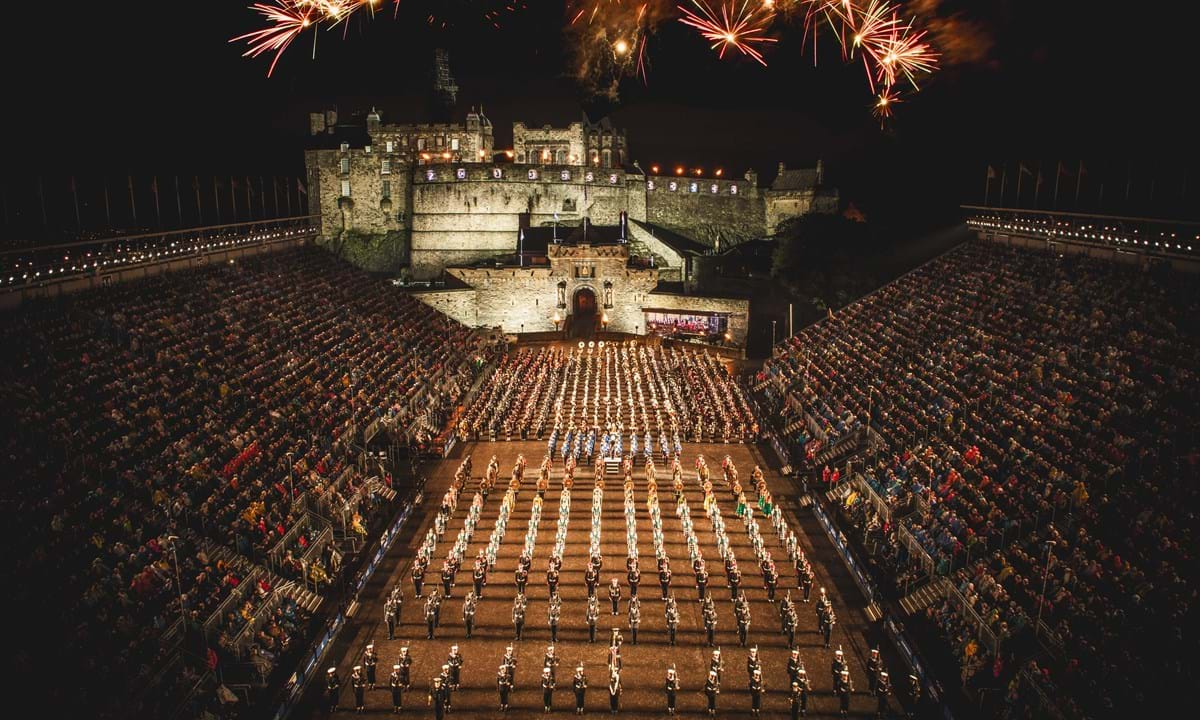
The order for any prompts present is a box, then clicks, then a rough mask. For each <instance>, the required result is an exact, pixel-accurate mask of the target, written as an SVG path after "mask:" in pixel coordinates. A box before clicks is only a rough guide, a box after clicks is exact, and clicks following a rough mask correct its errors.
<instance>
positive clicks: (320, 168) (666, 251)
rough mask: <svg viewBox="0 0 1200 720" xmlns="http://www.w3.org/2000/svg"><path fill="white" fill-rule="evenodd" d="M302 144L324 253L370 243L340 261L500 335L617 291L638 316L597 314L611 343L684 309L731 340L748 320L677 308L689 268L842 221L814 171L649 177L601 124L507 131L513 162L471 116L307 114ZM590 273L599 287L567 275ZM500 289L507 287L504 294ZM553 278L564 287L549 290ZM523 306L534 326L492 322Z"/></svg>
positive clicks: (734, 313) (514, 319)
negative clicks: (307, 141)
mask: <svg viewBox="0 0 1200 720" xmlns="http://www.w3.org/2000/svg"><path fill="white" fill-rule="evenodd" d="M310 131H311V134H312V136H313V140H314V142H313V147H312V148H311V149H309V150H308V151H307V152H306V153H305V162H306V166H307V172H308V187H309V197H310V203H312V202H314V200H315V201H316V203H317V204H318V205H319V213H320V216H321V238H322V241H323V242H326V243H328V244H330V245H331V246H334V249H339V248H340V249H344V247H345V244H346V243H347V242H349V241H350V239H354V241H355V242H359V243H366V244H368V245H370V247H369V248H368V250H367V251H365V252H363V251H360V252H357V254H356V255H355V256H354V257H352V258H351V259H353V260H354V261H355V262H357V263H358V264H360V265H363V266H364V267H366V268H367V269H371V270H389V271H394V270H395V269H397V268H398V267H400V266H402V265H407V266H408V267H409V272H410V274H411V277H412V278H414V279H434V278H449V279H452V280H455V279H456V280H458V281H461V283H462V284H465V285H466V286H467V289H470V290H471V291H472V292H474V296H473V299H470V300H467V299H465V297H463V296H462V295H461V293H460V294H459V295H458V296H455V297H453V298H445V297H438V298H436V301H437V302H438V303H439V307H440V309H442V310H444V311H446V312H448V313H449V314H450V315H452V316H454V317H456V318H458V319H460V320H462V321H463V322H466V323H467V324H469V325H473V326H478V325H485V324H486V325H492V326H500V327H502V328H503V329H504V330H506V331H509V332H518V331H519V330H523V331H526V332H529V331H545V330H555V329H558V327H559V324H560V323H563V324H566V325H568V326H569V325H570V324H571V320H572V318H575V319H577V318H576V316H577V315H578V312H577V310H578V309H579V307H581V305H580V304H579V302H576V297H577V295H578V293H579V292H584V293H586V294H588V295H590V296H591V300H589V299H588V298H587V297H586V296H585V298H584V300H583V301H582V303H583V306H586V305H587V304H588V303H589V302H594V300H595V298H596V297H601V296H602V295H603V296H605V297H610V296H611V294H612V293H613V292H614V289H613V288H614V287H615V288H616V289H615V292H616V293H617V295H618V296H621V297H623V298H626V299H630V298H637V303H638V307H635V308H632V309H630V310H629V311H628V313H625V312H617V311H615V309H613V308H612V306H611V304H609V305H606V308H605V310H606V311H605V312H603V313H600V314H597V316H596V318H595V325H596V326H597V327H599V326H600V325H601V324H603V325H604V326H606V327H608V326H609V323H608V322H605V321H604V320H603V316H610V320H611V321H612V322H611V329H613V330H617V331H621V332H632V333H644V332H646V330H647V328H648V327H657V325H655V324H654V323H653V322H652V320H651V318H652V316H653V317H657V318H659V319H660V320H662V317H661V313H659V314H655V313H654V312H652V311H657V310H661V311H663V312H664V313H671V312H677V311H679V312H682V311H688V310H694V311H697V312H699V313H701V314H700V315H696V316H695V317H718V316H719V317H720V318H722V320H721V322H720V324H719V325H718V324H715V323H714V324H712V325H711V327H712V328H720V329H719V330H714V332H716V333H717V335H718V336H719V335H726V336H730V337H733V338H734V342H735V343H736V342H739V341H740V340H744V336H745V325H746V317H745V314H746V312H748V307H743V306H742V305H738V306H736V307H732V308H731V307H729V306H728V303H726V302H725V299H721V298H708V299H707V300H708V302H701V301H702V300H704V299H703V298H698V297H696V296H694V295H690V294H687V291H688V290H689V289H690V281H691V280H692V278H693V274H692V263H693V260H694V259H695V258H696V257H697V256H702V255H705V254H711V253H713V252H718V251H721V250H723V249H726V248H729V247H732V246H733V245H736V244H738V243H741V242H742V241H745V240H749V239H755V238H762V237H767V236H770V235H771V234H772V233H773V232H774V231H775V229H776V227H777V226H778V225H779V223H780V222H782V221H783V220H785V219H786V218H789V217H794V216H798V215H803V214H805V213H808V212H836V211H837V210H838V202H839V198H838V193H837V190H836V189H834V188H831V187H828V186H827V185H826V184H825V183H824V177H823V168H822V166H821V163H820V162H819V161H818V163H817V166H816V167H815V168H807V169H801V170H795V169H792V170H789V169H787V168H786V167H784V166H783V164H782V163H781V164H780V166H779V174H778V176H777V177H776V178H775V180H774V182H773V183H772V184H771V185H770V186H769V187H761V188H760V187H759V185H758V178H757V175H756V173H755V172H754V171H753V170H751V171H749V172H747V173H746V174H745V175H744V176H743V177H742V178H740V179H739V178H728V177H720V176H709V177H702V176H699V175H696V174H689V171H687V170H685V169H684V168H666V169H665V172H660V171H659V168H657V167H651V168H643V167H641V166H640V165H639V164H638V162H637V161H636V160H631V159H630V154H629V146H628V139H627V137H626V135H625V133H624V132H623V131H622V130H619V129H617V128H614V127H613V126H612V124H611V123H610V122H608V120H607V119H605V120H602V121H600V122H592V121H590V120H589V119H588V118H587V117H586V116H585V117H584V118H582V120H580V121H578V122H573V123H570V124H568V125H567V126H566V127H551V126H548V125H547V126H543V127H540V128H537V127H528V126H526V125H525V124H524V123H523V122H515V123H513V126H512V137H513V142H512V147H511V148H497V147H496V143H495V139H494V134H493V127H492V123H491V121H490V120H489V119H488V118H487V116H486V115H484V114H483V112H482V111H481V110H474V109H472V111H471V112H469V113H468V114H467V115H466V118H465V120H464V121H463V122H462V123H461V124H459V123H440V124H389V123H384V122H383V121H382V118H381V116H380V114H379V113H378V112H377V111H375V110H372V111H371V113H370V114H368V115H367V116H366V122H365V125H358V126H347V125H345V124H339V123H338V120H337V116H336V113H335V112H327V113H313V114H312V115H311V116H310ZM589 230H590V235H589ZM564 246H569V247H573V248H574V249H572V250H567V248H566V247H564ZM605 248H607V249H605ZM618 266H619V267H618ZM643 266H644V267H643ZM597 267H601V268H604V269H605V271H606V272H607V273H609V277H605V278H600V277H597V276H594V275H584V276H582V277H581V276H580V275H579V273H580V272H591V271H593V270H594V269H595V268H597ZM502 268H503V269H507V270H508V272H504V270H503V269H502ZM618 270H619V271H618ZM539 273H540V274H544V275H545V277H544V278H540V279H539ZM484 275H487V277H485V276H484ZM643 275H644V277H643ZM506 276H507V278H508V281H510V282H502V281H501V279H502V278H504V277H506ZM518 278H523V279H521V281H520V283H517V284H513V283H514V282H515V281H516V280H517V279H518ZM580 279H582V281H583V283H582V284H580V283H577V282H575V281H576V280H580ZM485 280H486V285H485V284H484V281H485ZM531 280H537V281H538V282H536V283H534V284H533V285H530V282H529V281H531ZM565 280H569V281H570V282H569V284H570V285H571V287H570V288H567V287H566V286H565V285H564V286H560V285H559V282H561V281H565ZM597 282H599V283H605V282H607V283H608V284H607V285H599V286H597V285H596V283H597ZM661 282H667V283H679V286H678V290H679V291H680V293H678V294H677V295H676V296H677V297H684V298H689V299H687V300H683V301H680V300H677V299H676V300H668V299H666V298H665V297H658V298H649V297H648V296H649V295H650V294H651V293H652V292H655V288H659V291H660V294H664V293H663V292H662V288H660V287H659V286H660V283H661ZM614 283H615V286H614ZM628 283H631V284H630V285H629V287H628V288H626V287H625V285H626V284H628ZM506 285H511V287H507V288H506V287H505V286H506ZM518 285H519V286H520V287H518ZM543 285H544V286H545V287H542V286H543ZM576 285H579V286H578V287H575V286H576ZM534 287H537V288H540V290H534V289H533V288H534ZM567 290H570V293H568V295H569V297H570V298H571V300H570V302H568V301H567V296H566V295H564V293H567ZM489 293H490V294H492V295H495V296H496V298H495V302H493V301H492V299H490V298H489ZM530 293H532V294H530ZM538 293H542V294H545V295H546V297H545V298H544V299H545V300H546V302H547V303H548V304H547V305H543V302H542V301H543V298H542V297H541V296H540V295H539V294H538ZM522 297H523V298H524V299H525V300H528V301H529V302H528V303H527V304H528V305H529V306H530V308H537V309H538V310H537V312H536V314H528V315H527V316H526V317H518V316H519V315H520V313H519V312H516V311H515V310H503V308H514V309H515V308H516V307H517V306H518V302H517V301H518V300H519V299H521V298H522ZM429 300H430V301H431V303H432V302H433V301H434V300H435V298H434V297H433V296H430V298H429ZM740 302H742V303H743V305H744V301H740ZM481 308H486V309H484V310H482V311H481ZM546 308H550V310H547V309H546ZM609 310H612V311H611V312H609ZM494 311H495V312H494ZM529 312H532V311H529ZM706 313H707V314H706ZM493 315H494V317H493ZM555 316H558V317H559V320H558V321H555V320H554V319H553V318H554V317H555ZM730 318H733V319H732V320H730ZM693 319H694V318H693ZM667 320H668V321H670V318H669V317H668V318H667ZM589 322H591V320H589ZM700 324H703V323H700ZM684 325H685V326H688V327H692V326H695V325H697V322H693V321H691V320H689V321H686V322H684Z"/></svg>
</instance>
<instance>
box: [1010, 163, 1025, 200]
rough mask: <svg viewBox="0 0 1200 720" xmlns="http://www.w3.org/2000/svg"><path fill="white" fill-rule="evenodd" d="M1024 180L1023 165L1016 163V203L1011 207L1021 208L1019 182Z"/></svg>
mask: <svg viewBox="0 0 1200 720" xmlns="http://www.w3.org/2000/svg"><path fill="white" fill-rule="evenodd" d="M1024 179H1025V163H1024V162H1022V161H1020V160H1018V161H1017V202H1016V204H1015V205H1013V207H1015V208H1020V207H1021V181H1022V180H1024Z"/></svg>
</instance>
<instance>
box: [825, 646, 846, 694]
mask: <svg viewBox="0 0 1200 720" xmlns="http://www.w3.org/2000/svg"><path fill="white" fill-rule="evenodd" d="M849 669H850V666H849V665H847V664H846V656H845V654H844V653H843V652H842V648H841V646H838V649H837V650H836V651H835V652H834V653H833V661H832V662H830V663H829V674H830V675H831V676H832V677H833V684H834V685H835V686H836V685H837V680H838V676H839V675H841V674H842V671H843V670H849Z"/></svg>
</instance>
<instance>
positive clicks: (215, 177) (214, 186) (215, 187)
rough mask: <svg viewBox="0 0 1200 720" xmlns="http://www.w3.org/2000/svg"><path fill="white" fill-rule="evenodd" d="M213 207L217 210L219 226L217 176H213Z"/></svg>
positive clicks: (219, 195) (219, 208)
mask: <svg viewBox="0 0 1200 720" xmlns="http://www.w3.org/2000/svg"><path fill="white" fill-rule="evenodd" d="M213 205H214V206H216V209H217V224H218V225H220V224H221V193H219V192H217V176H216V175H213Z"/></svg>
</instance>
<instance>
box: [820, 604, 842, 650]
mask: <svg viewBox="0 0 1200 720" xmlns="http://www.w3.org/2000/svg"><path fill="white" fill-rule="evenodd" d="M818 623H819V624H820V626H821V634H822V635H824V636H825V647H829V643H830V640H831V639H832V637H833V626H834V625H836V624H837V616H836V615H834V614H833V608H832V607H828V608H826V609H825V610H824V611H823V612H822V613H821V617H820V619H819V620H818Z"/></svg>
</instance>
